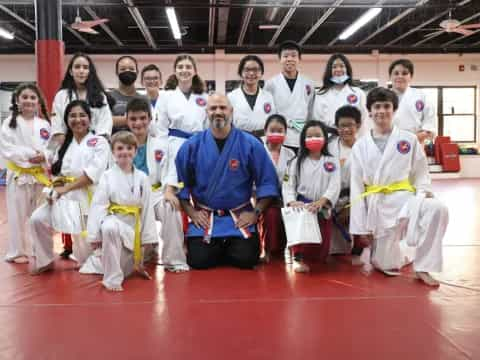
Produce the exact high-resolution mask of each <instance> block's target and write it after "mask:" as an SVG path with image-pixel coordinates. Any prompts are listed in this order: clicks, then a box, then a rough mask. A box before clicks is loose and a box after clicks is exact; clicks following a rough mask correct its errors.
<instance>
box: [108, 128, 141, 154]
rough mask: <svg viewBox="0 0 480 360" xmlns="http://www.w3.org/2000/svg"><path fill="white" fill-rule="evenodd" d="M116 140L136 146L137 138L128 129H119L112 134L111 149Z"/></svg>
mask: <svg viewBox="0 0 480 360" xmlns="http://www.w3.org/2000/svg"><path fill="white" fill-rule="evenodd" d="M117 142H119V143H122V144H125V145H132V146H135V148H138V142H137V138H136V137H135V135H133V134H132V133H131V132H130V131H125V130H123V131H119V132H117V133H115V134H114V135H113V136H112V150H113V147H114V146H115V143H117Z"/></svg>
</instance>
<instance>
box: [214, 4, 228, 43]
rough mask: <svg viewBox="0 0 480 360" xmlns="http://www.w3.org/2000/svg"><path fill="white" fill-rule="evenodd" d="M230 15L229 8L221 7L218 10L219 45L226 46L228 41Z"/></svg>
mask: <svg viewBox="0 0 480 360" xmlns="http://www.w3.org/2000/svg"><path fill="white" fill-rule="evenodd" d="M224 3H226V4H228V3H230V0H226V1H224ZM229 15H230V8H229V7H221V8H220V9H218V31H217V43H218V44H225V42H226V41H227V30H228V16H229Z"/></svg>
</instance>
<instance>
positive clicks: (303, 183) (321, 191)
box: [282, 156, 340, 206]
mask: <svg viewBox="0 0 480 360" xmlns="http://www.w3.org/2000/svg"><path fill="white" fill-rule="evenodd" d="M297 159H298V158H295V159H293V160H292V161H291V162H290V166H289V167H288V170H287V178H285V179H284V181H283V182H282V195H283V203H284V204H285V205H287V204H288V203H290V202H292V201H297V196H299V195H300V196H303V197H305V198H307V199H309V200H311V201H317V200H320V198H322V197H324V198H327V199H328V200H329V201H330V203H331V204H332V206H335V204H336V202H337V200H338V195H339V194H340V171H339V170H340V167H339V164H338V161H337V159H335V158H334V157H332V156H322V157H321V158H320V159H319V160H314V159H311V158H310V157H308V156H307V157H306V158H305V160H303V163H302V165H301V171H300V176H299V174H297Z"/></svg>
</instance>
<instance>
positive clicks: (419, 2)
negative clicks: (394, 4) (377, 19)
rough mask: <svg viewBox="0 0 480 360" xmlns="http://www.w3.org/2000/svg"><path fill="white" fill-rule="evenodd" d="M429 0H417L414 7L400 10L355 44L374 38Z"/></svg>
mask: <svg viewBox="0 0 480 360" xmlns="http://www.w3.org/2000/svg"><path fill="white" fill-rule="evenodd" d="M428 1H429V0H419V1H418V2H417V3H416V4H415V7H414V8H408V9H406V10H404V11H402V12H401V13H400V14H398V15H397V16H395V17H394V18H393V19H392V20H390V21H388V22H387V23H386V24H385V25H383V26H381V27H380V28H379V29H377V31H374V32H373V33H371V34H370V35H368V36H367V37H366V38H365V39H363V40H362V41H360V42H359V43H357V44H356V45H355V46H360V45H363V44H365V43H366V42H367V41H368V40H370V39H372V38H374V37H375V36H377V35H378V34H380V33H381V32H383V31H385V30H386V29H388V28H389V27H390V26H392V25H394V24H396V23H397V22H399V21H400V20H402V19H403V18H404V17H406V16H408V15H410V14H411V13H412V12H414V11H415V10H416V9H417V8H419V7H420V6H422V5H425V4H426V3H427V2H428Z"/></svg>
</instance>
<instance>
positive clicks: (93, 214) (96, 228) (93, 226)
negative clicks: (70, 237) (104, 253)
mask: <svg viewBox="0 0 480 360" xmlns="http://www.w3.org/2000/svg"><path fill="white" fill-rule="evenodd" d="M109 206H110V189H109V185H108V178H107V174H103V176H102V177H101V179H100V182H99V184H98V186H97V187H96V188H95V193H94V194H93V198H92V204H91V205H90V210H89V211H88V220H87V232H88V237H87V241H88V242H90V243H93V242H98V241H100V240H101V236H100V235H101V234H100V227H101V225H102V222H103V220H104V219H105V218H106V217H107V215H108V207H109Z"/></svg>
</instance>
